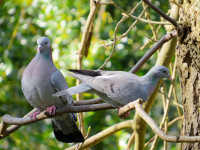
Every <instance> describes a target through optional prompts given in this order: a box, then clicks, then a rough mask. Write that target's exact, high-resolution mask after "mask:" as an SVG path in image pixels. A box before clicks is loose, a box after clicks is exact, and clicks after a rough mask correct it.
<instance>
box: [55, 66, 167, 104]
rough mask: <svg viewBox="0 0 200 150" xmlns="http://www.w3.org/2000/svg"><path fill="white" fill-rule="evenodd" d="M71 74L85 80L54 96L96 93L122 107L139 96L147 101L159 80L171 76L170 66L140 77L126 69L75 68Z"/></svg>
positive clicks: (154, 69) (155, 68)
mask: <svg viewBox="0 0 200 150" xmlns="http://www.w3.org/2000/svg"><path fill="white" fill-rule="evenodd" d="M69 71H71V72H73V74H71V73H69V75H71V76H73V77H75V78H77V79H79V80H81V81H83V83H82V84H80V85H78V86H75V87H72V88H69V89H67V90H63V91H60V92H57V93H56V94H54V95H53V96H57V97H58V96H63V95H73V94H77V93H84V92H86V93H95V94H97V95H98V96H99V97H101V98H102V99H104V100H105V101H107V102H108V103H110V104H111V105H113V106H116V107H120V106H123V105H125V104H128V103H129V102H131V101H134V100H137V99H138V98H141V99H143V101H147V99H148V98H149V96H150V95H151V94H152V93H153V91H154V90H155V87H156V85H157V83H158V81H159V80H160V79H162V78H170V75H169V70H168V68H166V67H164V66H159V65H157V66H154V67H153V68H152V69H151V70H150V71H149V72H148V73H147V74H146V75H144V76H142V77H139V76H137V75H135V74H132V73H130V72H124V71H103V70H94V71H93V70H73V69H69Z"/></svg>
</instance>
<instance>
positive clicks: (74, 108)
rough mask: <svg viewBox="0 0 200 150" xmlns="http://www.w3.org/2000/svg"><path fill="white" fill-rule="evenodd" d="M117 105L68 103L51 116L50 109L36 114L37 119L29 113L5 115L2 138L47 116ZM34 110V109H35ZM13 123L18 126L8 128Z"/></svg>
mask: <svg viewBox="0 0 200 150" xmlns="http://www.w3.org/2000/svg"><path fill="white" fill-rule="evenodd" d="M114 108H115V107H113V106H111V105H110V104H107V103H102V104H91V105H79V106H73V105H67V106H65V107H63V108H59V109H57V110H56V114H55V115H52V116H49V115H48V114H49V113H48V111H46V110H45V111H43V112H41V113H40V114H39V115H37V116H36V120H34V119H32V118H30V117H28V116H27V115H26V116H25V117H24V118H17V117H12V116H10V115H8V114H6V115H4V116H3V117H2V118H1V124H0V139H2V138H4V137H5V136H8V135H9V134H11V133H12V132H14V131H16V130H17V129H19V128H20V127H21V126H22V125H27V124H31V123H34V122H38V121H40V120H43V119H46V118H52V117H56V116H61V115H63V114H66V113H77V112H88V111H97V110H105V109H114ZM33 111H34V110H33ZM33 111H31V112H30V113H29V114H31V113H32V112H33ZM9 124H11V125H18V126H11V128H9V130H8V129H6V128H7V126H8V125H9Z"/></svg>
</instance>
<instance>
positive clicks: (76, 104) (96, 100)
mask: <svg viewBox="0 0 200 150" xmlns="http://www.w3.org/2000/svg"><path fill="white" fill-rule="evenodd" d="M102 102H103V100H102V99H101V98H99V97H98V98H95V99H90V100H80V101H74V103H73V104H74V106H79V105H91V104H99V103H102Z"/></svg>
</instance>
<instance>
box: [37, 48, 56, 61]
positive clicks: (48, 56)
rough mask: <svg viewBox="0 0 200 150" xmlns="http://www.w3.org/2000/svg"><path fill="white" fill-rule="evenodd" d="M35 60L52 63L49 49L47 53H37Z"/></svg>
mask: <svg viewBox="0 0 200 150" xmlns="http://www.w3.org/2000/svg"><path fill="white" fill-rule="evenodd" d="M37 58H42V59H46V60H49V61H50V62H53V59H52V51H51V49H50V50H49V51H43V52H40V51H38V52H37Z"/></svg>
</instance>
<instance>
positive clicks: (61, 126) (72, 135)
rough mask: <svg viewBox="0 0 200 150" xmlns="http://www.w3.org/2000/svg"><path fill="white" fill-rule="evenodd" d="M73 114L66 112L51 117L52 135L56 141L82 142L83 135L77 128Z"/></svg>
mask: <svg viewBox="0 0 200 150" xmlns="http://www.w3.org/2000/svg"><path fill="white" fill-rule="evenodd" d="M73 115H75V114H73ZM73 115H72V114H66V115H64V116H59V117H55V118H53V119H52V126H53V131H54V135H55V137H56V139H57V140H58V141H60V142H64V143H80V142H84V137H83V135H82V133H81V131H80V130H79V129H78V127H77V125H76V121H75V116H73Z"/></svg>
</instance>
